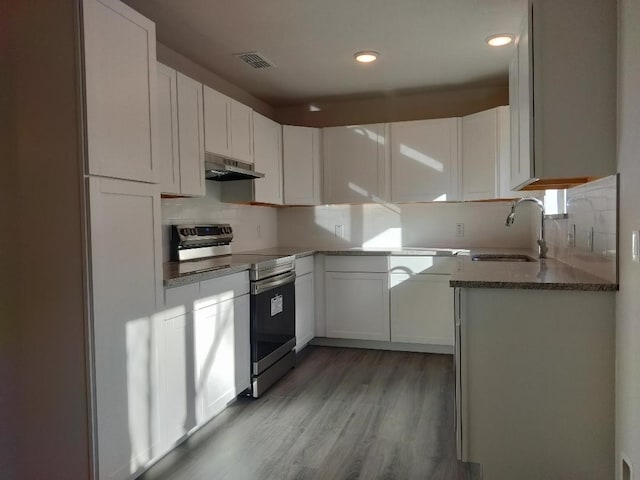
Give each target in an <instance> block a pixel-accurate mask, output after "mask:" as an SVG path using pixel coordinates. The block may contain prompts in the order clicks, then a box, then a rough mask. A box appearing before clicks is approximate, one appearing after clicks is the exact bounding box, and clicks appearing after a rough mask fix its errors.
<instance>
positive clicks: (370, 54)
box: [353, 50, 380, 63]
mask: <svg viewBox="0 0 640 480" xmlns="http://www.w3.org/2000/svg"><path fill="white" fill-rule="evenodd" d="M378 55H380V54H379V53H378V52H374V51H372V50H369V51H365V52H356V53H354V54H353V58H355V59H356V62H360V63H371V62H375V61H376V60H377V59H378Z"/></svg>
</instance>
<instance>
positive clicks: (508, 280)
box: [449, 249, 618, 292]
mask: <svg viewBox="0 0 640 480" xmlns="http://www.w3.org/2000/svg"><path fill="white" fill-rule="evenodd" d="M477 253H487V254H505V253H506V254H520V255H527V256H529V257H531V258H534V259H535V260H536V261H535V262H492V261H484V262H477V261H473V260H472V256H473V255H475V254H477ZM458 258H459V259H460V260H459V262H458V269H457V271H456V272H454V274H453V275H452V276H451V280H450V282H449V284H450V285H451V286H452V287H465V288H510V289H529V290H585V291H601V292H602V291H616V290H617V289H618V284H617V283H614V282H610V281H608V280H606V279H603V278H600V277H596V276H595V275H591V274H589V273H586V272H584V271H582V270H579V269H577V268H574V267H572V266H571V265H568V264H566V263H563V262H560V261H558V260H555V259H553V258H544V259H538V253H537V252H536V251H533V250H509V249H472V250H471V251H470V252H469V253H468V254H465V255H458Z"/></svg>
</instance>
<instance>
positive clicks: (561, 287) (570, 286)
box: [449, 280, 618, 292]
mask: <svg viewBox="0 0 640 480" xmlns="http://www.w3.org/2000/svg"><path fill="white" fill-rule="evenodd" d="M449 286H450V287H460V288H499V289H503V290H558V291H569V290H574V291H584V292H616V291H618V284H617V283H606V281H605V280H603V283H535V282H499V281H490V280H487V281H482V280H449Z"/></svg>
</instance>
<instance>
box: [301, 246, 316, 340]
mask: <svg viewBox="0 0 640 480" xmlns="http://www.w3.org/2000/svg"><path fill="white" fill-rule="evenodd" d="M296 275H297V277H296V352H299V351H300V350H302V349H303V348H304V347H306V346H307V344H308V343H309V341H311V339H312V338H313V337H314V336H315V292H314V281H313V276H314V269H313V257H312V256H311V257H305V258H300V259H297V260H296Z"/></svg>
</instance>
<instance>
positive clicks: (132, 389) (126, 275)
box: [88, 177, 163, 479]
mask: <svg viewBox="0 0 640 480" xmlns="http://www.w3.org/2000/svg"><path fill="white" fill-rule="evenodd" d="M88 188H89V208H90V216H91V219H90V226H91V228H90V243H91V301H92V332H93V361H94V365H93V367H94V375H95V408H96V429H97V430H96V435H97V440H98V457H99V467H98V470H99V477H100V478H116V479H121V478H122V479H125V478H130V477H131V475H132V474H133V473H135V472H138V471H139V470H140V469H141V468H142V467H143V466H144V465H145V463H147V462H148V461H150V460H151V459H152V458H153V457H154V456H155V455H157V454H158V452H159V443H160V442H159V435H158V405H157V401H156V400H157V388H158V377H157V368H156V352H155V348H154V345H155V341H154V338H153V331H154V329H153V326H152V317H153V315H154V314H155V312H156V311H157V308H158V306H161V305H162V303H163V302H162V264H161V258H162V252H161V235H160V195H159V192H158V186H157V185H150V184H145V183H139V182H129V181H124V180H114V179H106V178H99V177H92V178H90V179H88ZM131 239H135V241H134V242H132V241H131Z"/></svg>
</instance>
